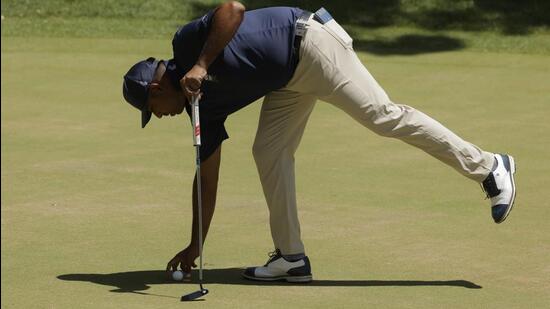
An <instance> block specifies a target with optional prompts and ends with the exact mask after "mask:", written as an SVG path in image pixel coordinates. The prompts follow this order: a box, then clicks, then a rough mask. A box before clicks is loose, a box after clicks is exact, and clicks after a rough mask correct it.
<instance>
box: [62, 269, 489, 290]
mask: <svg viewBox="0 0 550 309" xmlns="http://www.w3.org/2000/svg"><path fill="white" fill-rule="evenodd" d="M242 272H243V269H239V268H224V269H206V270H204V280H203V283H204V284H229V285H258V286H266V285H267V286H289V285H300V286H325V287H337V286H364V287H370V286H372V287H383V286H387V287H395V286H402V287H417V286H425V287H430V286H440V287H462V288H467V289H481V288H482V287H481V286H479V285H477V284H475V283H473V282H470V281H466V280H442V281H440V280H437V281H428V280H313V281H312V282H310V283H305V284H303V283H302V284H291V283H287V282H258V281H250V280H246V279H244V278H242V277H241V273H242ZM192 277H193V278H194V279H193V280H191V281H187V282H186V283H187V284H196V283H197V280H196V278H198V271H196V270H194V271H193V273H192ZM57 278H58V279H60V280H66V281H83V282H92V283H96V284H101V285H106V286H111V287H114V288H115V289H113V290H110V291H111V292H118V293H136V294H142V295H153V296H160V297H172V296H166V295H158V294H150V293H145V292H140V291H144V290H147V289H149V288H150V285H153V284H181V283H179V282H175V281H173V280H171V279H170V278H169V277H168V276H167V273H166V272H165V271H162V270H144V271H128V272H121V273H112V274H66V275H60V276H57Z"/></svg>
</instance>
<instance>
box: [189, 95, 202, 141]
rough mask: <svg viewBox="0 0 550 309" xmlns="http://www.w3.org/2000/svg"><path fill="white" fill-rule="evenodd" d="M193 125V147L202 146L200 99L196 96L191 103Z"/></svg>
mask: <svg viewBox="0 0 550 309" xmlns="http://www.w3.org/2000/svg"><path fill="white" fill-rule="evenodd" d="M191 123H192V125H193V145H194V146H200V145H201V124H200V116H199V98H198V97H197V96H194V97H193V98H192V101H191Z"/></svg>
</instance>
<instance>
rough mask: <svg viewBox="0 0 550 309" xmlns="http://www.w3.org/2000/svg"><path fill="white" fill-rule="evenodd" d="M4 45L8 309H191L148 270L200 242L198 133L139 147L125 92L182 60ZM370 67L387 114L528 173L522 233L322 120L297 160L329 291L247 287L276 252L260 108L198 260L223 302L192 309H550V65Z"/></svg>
mask: <svg viewBox="0 0 550 309" xmlns="http://www.w3.org/2000/svg"><path fill="white" fill-rule="evenodd" d="M7 21H8V22H9V20H8V19H7ZM5 22H6V20H5V21H4V22H3V24H2V31H8V30H4V27H5V25H8V24H6V23H5ZM8 27H9V26H8ZM4 34H5V33H4V32H3V35H2V42H1V43H2V60H1V61H2V63H1V64H2V72H1V73H2V88H1V91H2V99H1V101H2V105H1V120H2V124H1V125H2V136H1V137H2V139H1V149H2V156H1V167H2V174H1V180H2V191H1V193H2V197H1V205H2V206H1V214H2V216H1V220H2V221H1V223H2V226H1V232H2V236H1V237H2V239H1V240H2V245H1V246H2V250H1V258H2V262H1V263H2V265H1V268H2V269H1V270H2V278H1V283H2V308H43V307H47V308H172V307H173V308H176V307H181V306H182V304H180V303H179V302H178V299H177V298H178V297H179V296H180V295H181V294H182V293H186V292H190V291H193V290H195V289H196V286H195V285H188V284H174V283H171V282H168V281H166V280H163V279H162V277H159V274H160V272H151V271H158V270H161V269H163V268H164V267H165V265H166V263H167V261H168V260H169V259H170V258H171V257H172V256H173V254H174V253H175V252H177V251H178V250H179V249H181V248H182V247H183V246H184V245H185V244H186V243H187V241H188V237H189V236H188V232H189V230H190V218H189V214H190V206H189V200H190V190H191V181H192V175H193V173H194V165H193V156H194V152H193V149H192V146H191V145H190V135H191V134H190V128H189V125H188V121H187V119H183V118H181V117H178V118H174V119H170V120H162V121H158V120H157V119H154V120H153V121H152V122H151V124H150V125H149V127H148V128H147V129H146V130H141V129H139V116H138V114H139V113H138V112H136V111H134V110H133V109H132V108H130V107H129V106H128V104H126V103H125V102H124V101H123V99H122V96H121V91H120V87H121V78H122V74H123V73H124V72H126V70H127V68H128V67H129V66H130V65H131V64H132V63H133V62H134V61H135V60H136V59H141V58H143V57H144V56H145V55H158V56H166V55H170V53H171V51H170V44H169V41H167V39H166V38H162V39H143V38H142V39H122V38H50V37H45V38H38V37H30V38H25V37H17V36H13V35H4ZM360 56H361V59H362V60H363V61H364V63H365V64H366V65H367V66H368V68H369V70H370V71H371V72H372V73H373V75H374V76H375V77H376V78H377V80H378V81H379V82H380V83H381V84H382V85H383V86H384V88H385V89H386V90H387V92H388V93H389V94H390V95H391V96H392V98H393V99H394V100H395V101H397V102H401V103H406V104H409V105H412V106H415V107H417V108H418V109H420V110H422V111H424V112H426V113H428V114H429V115H432V116H433V117H435V118H436V119H438V120H440V121H441V122H443V123H444V124H446V125H447V126H448V127H450V128H451V129H453V130H455V131H456V132H457V133H458V134H460V135H461V136H463V137H465V138H466V139H468V140H469V141H471V142H473V143H475V144H477V145H479V146H481V147H483V148H485V149H487V150H490V151H498V152H500V151H505V152H509V153H511V154H513V155H514V156H515V157H516V160H517V162H518V174H517V183H518V188H519V189H518V197H517V206H516V208H515V209H514V211H513V212H512V214H511V216H510V218H509V219H508V221H507V222H505V223H503V224H502V225H495V224H493V223H492V220H491V218H490V214H489V208H488V205H487V204H488V202H487V201H485V200H483V195H482V193H481V191H480V189H479V187H478V186H477V184H475V183H473V182H471V181H469V180H467V179H465V178H463V177H461V176H460V175H458V174H457V173H456V172H454V171H452V170H451V169H449V168H447V167H445V166H443V165H442V164H440V163H439V162H437V161H436V160H434V159H432V158H431V157H429V156H427V155H425V154H424V153H422V152H421V151H419V150H416V149H413V148H411V147H410V146H408V145H405V144H403V143H400V142H398V141H395V140H388V139H384V138H381V137H378V136H375V135H374V134H372V133H371V132H369V131H367V130H366V129H364V128H362V127H360V126H359V125H358V124H356V123H354V122H353V121H352V120H351V119H350V118H349V117H347V116H346V115H345V114H343V113H342V112H340V111H338V110H337V109H335V108H333V107H331V106H329V105H327V104H325V103H322V102H320V103H319V104H318V106H317V107H316V109H315V111H314V113H313V115H312V117H311V120H310V122H309V124H308V128H307V130H306V134H305V136H304V139H303V142H302V145H301V147H300V149H299V151H298V154H297V158H296V160H297V182H298V194H299V195H298V196H299V211H300V218H301V221H302V233H303V239H304V242H305V244H306V248H307V253H308V255H309V256H310V258H311V260H312V266H313V271H314V276H315V279H316V280H317V281H316V282H314V283H313V284H310V285H303V286H287V285H284V284H283V285H263V284H253V283H250V282H246V281H242V280H241V279H240V278H239V276H238V271H237V270H234V269H235V268H241V267H245V266H249V265H257V264H261V263H263V262H265V259H266V258H267V256H266V255H265V254H266V253H267V251H269V250H271V246H272V245H271V240H270V236H269V228H268V225H267V222H268V220H267V208H266V206H265V202H264V200H263V195H262V192H261V187H260V184H259V181H258V179H257V178H258V177H257V174H256V171H255V167H254V163H253V160H252V156H251V144H252V141H253V137H254V133H255V129H256V124H257V117H258V112H259V106H260V104H259V102H258V103H255V104H253V105H251V106H249V107H247V108H245V109H244V110H243V111H241V112H239V113H237V114H235V115H234V116H232V117H230V118H229V120H228V122H227V127H228V131H229V133H230V135H231V139H230V140H228V141H227V142H226V143H224V150H223V159H222V170H221V180H220V182H221V183H220V192H219V203H218V209H217V211H216V214H215V217H214V222H213V226H212V229H211V232H210V234H209V237H208V240H207V243H206V247H205V263H206V264H205V265H206V268H207V270H208V272H207V273H206V280H207V281H208V282H209V284H208V285H207V287H208V288H209V289H210V290H211V294H210V295H208V296H207V300H206V301H205V302H203V303H197V304H195V305H196V306H205V307H208V308H258V307H262V308H281V307H289V308H334V307H342V308H365V307H374V308H403V307H407V308H410V307H414V308H441V307H451V308H542V307H544V306H546V305H548V303H550V296H549V295H548V290H549V289H550V279H549V278H550V268H549V266H548V256H550V246H549V244H550V236H549V235H550V226H549V225H548V220H547V208H548V207H547V204H548V202H547V201H548V200H549V199H550V196H549V193H548V190H546V189H545V187H544V184H545V183H547V182H548V176H547V175H549V174H550V164H549V163H548V157H550V148H549V147H548V145H550V138H549V137H548V134H547V132H548V130H550V125H549V124H548V121H547V115H549V114H550V106H549V105H548V102H547V100H548V95H547V94H548V86H547V84H548V83H547V81H548V75H549V72H550V57H549V56H548V54H547V53H545V54H533V53H532V54H512V53H492V52H484V53H480V52H477V51H476V50H468V49H466V50H459V51H452V52H444V53H420V54H413V55H406V56H405V55H392V54H386V55H373V54H363V53H362V54H360ZM327 141H329V142H327ZM78 274H80V275H78ZM58 276H62V277H61V278H62V279H59V278H58ZM63 279H65V280H63ZM67 279H76V280H67ZM476 286H479V287H481V288H475V287H476ZM112 290H115V291H118V292H111V291H112ZM140 293H141V294H140Z"/></svg>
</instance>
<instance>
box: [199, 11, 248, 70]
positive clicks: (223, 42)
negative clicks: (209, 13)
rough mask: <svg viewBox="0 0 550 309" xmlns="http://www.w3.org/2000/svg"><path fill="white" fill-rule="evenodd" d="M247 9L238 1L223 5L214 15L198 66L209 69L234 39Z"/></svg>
mask: <svg viewBox="0 0 550 309" xmlns="http://www.w3.org/2000/svg"><path fill="white" fill-rule="evenodd" d="M244 11H245V7H244V5H242V4H241V3H239V2H237V1H230V2H227V3H224V4H222V5H221V6H220V7H219V8H218V9H217V10H216V13H214V17H213V20H212V26H211V28H210V32H209V33H208V37H207V39H206V43H205V44H204V47H203V50H202V52H201V55H200V56H199V59H198V61H197V64H198V65H199V66H201V67H203V68H204V69H205V70H206V69H208V67H209V66H210V64H212V62H213V61H214V59H216V57H217V56H218V55H219V54H220V52H221V51H222V50H223V49H224V48H225V46H227V44H228V43H229V42H230V41H231V40H232V39H233V36H234V35H235V33H236V32H237V29H239V26H240V25H241V22H242V20H243V17H244Z"/></svg>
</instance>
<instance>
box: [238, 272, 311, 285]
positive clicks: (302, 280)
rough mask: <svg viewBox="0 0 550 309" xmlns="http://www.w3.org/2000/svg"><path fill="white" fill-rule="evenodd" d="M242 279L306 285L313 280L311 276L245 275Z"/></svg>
mask: <svg viewBox="0 0 550 309" xmlns="http://www.w3.org/2000/svg"><path fill="white" fill-rule="evenodd" d="M243 277H244V278H246V279H249V280H254V281H266V282H268V281H286V282H290V283H308V282H311V281H312V280H313V276H312V275H307V276H279V277H270V278H262V277H252V276H248V275H246V274H243Z"/></svg>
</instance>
